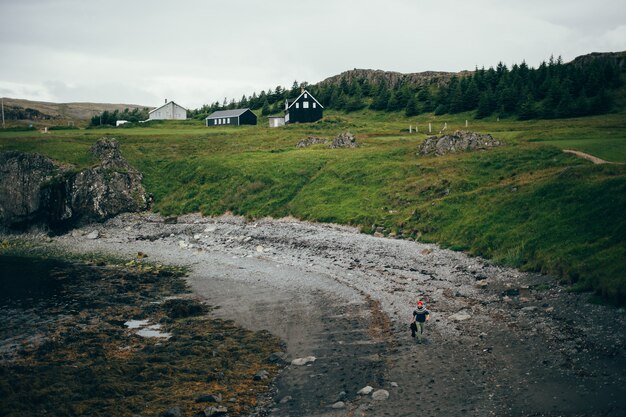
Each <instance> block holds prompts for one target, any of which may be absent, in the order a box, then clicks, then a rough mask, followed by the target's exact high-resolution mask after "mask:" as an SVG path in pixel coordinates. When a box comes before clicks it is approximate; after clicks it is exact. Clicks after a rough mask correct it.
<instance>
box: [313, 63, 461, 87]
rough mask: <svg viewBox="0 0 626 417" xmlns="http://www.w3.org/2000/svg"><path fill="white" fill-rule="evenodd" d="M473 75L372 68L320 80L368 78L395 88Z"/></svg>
mask: <svg viewBox="0 0 626 417" xmlns="http://www.w3.org/2000/svg"><path fill="white" fill-rule="evenodd" d="M468 75H471V72H469V71H461V72H458V73H455V72H442V71H426V72H417V73H410V74H403V73H400V72H393V71H382V70H371V69H356V68H355V69H353V70H349V71H345V72H342V73H341V74H339V75H335V76H332V77H329V78H326V79H325V80H324V81H322V82H320V83H319V84H320V85H325V84H331V85H339V84H340V83H341V81H342V80H345V81H346V82H348V84H350V83H351V82H352V81H353V80H356V81H361V80H367V82H368V83H369V84H371V85H378V84H380V83H381V82H383V81H384V82H385V84H386V85H387V86H388V87H390V88H395V86H396V85H398V84H406V85H409V86H412V87H421V86H426V85H433V84H434V85H437V86H441V85H443V84H447V83H448V81H450V79H451V78H452V77H453V76H457V77H465V76H468Z"/></svg>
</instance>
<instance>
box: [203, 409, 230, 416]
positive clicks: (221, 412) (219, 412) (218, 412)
mask: <svg viewBox="0 0 626 417" xmlns="http://www.w3.org/2000/svg"><path fill="white" fill-rule="evenodd" d="M227 414H228V408H226V407H207V408H205V409H204V410H202V411H201V412H200V413H198V414H196V415H197V416H198V417H221V416H226V415H227Z"/></svg>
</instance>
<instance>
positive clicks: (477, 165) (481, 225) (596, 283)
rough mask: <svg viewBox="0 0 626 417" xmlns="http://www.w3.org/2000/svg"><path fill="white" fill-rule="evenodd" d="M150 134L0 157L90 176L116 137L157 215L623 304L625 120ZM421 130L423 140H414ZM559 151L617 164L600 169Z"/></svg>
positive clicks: (376, 122)
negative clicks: (312, 231)
mask: <svg viewBox="0 0 626 417" xmlns="http://www.w3.org/2000/svg"><path fill="white" fill-rule="evenodd" d="M466 119H467V120H469V127H468V130H472V131H477V132H483V133H491V134H492V135H493V136H494V137H496V138H497V139H500V140H502V141H504V142H506V146H504V147H501V148H497V149H493V150H489V151H478V152H469V153H464V154H456V155H449V156H443V157H424V156H417V155H416V150H417V146H418V145H419V144H420V143H421V142H422V141H423V140H424V139H425V137H427V136H428V134H427V129H428V123H429V122H430V123H431V125H432V128H433V133H435V132H437V131H438V130H439V129H441V128H442V127H443V125H444V123H447V125H448V131H454V130H456V129H465V120H466ZM259 123H260V124H259V125H258V126H245V127H214V128H205V127H204V126H203V125H202V124H201V122H198V121H192V120H189V121H185V122H161V123H158V124H151V125H149V126H146V127H135V128H117V129H115V128H110V129H94V130H79V131H58V132H52V133H50V134H47V135H41V134H37V133H33V132H13V133H11V132H2V133H0V149H2V150H6V149H21V150H24V151H29V152H38V153H42V154H45V155H48V156H50V157H52V158H54V159H57V160H61V161H64V162H70V163H73V164H76V165H78V166H86V165H90V164H92V163H93V162H94V161H93V160H92V159H91V156H90V155H89V147H90V146H91V145H92V144H93V143H94V142H95V141H96V140H97V139H98V138H100V137H102V136H110V137H115V138H117V139H118V140H119V141H120V142H121V147H122V152H123V154H124V156H125V157H126V158H128V159H129V160H130V161H131V163H132V164H134V165H135V166H136V167H137V168H139V169H140V170H141V171H142V172H143V173H144V175H145V181H144V182H145V185H146V187H147V189H148V191H149V192H150V193H152V194H153V195H154V201H155V204H154V210H156V211H159V212H161V213H163V214H166V215H173V214H181V213H187V212H202V213H203V214H205V215H216V214H221V213H224V212H226V211H231V212H233V213H236V214H241V215H245V216H248V217H262V216H273V217H281V216H288V215H289V216H294V217H297V218H300V219H307V220H312V221H320V222H337V223H343V224H351V225H357V226H359V227H361V229H362V230H363V231H364V232H365V233H377V232H378V233H382V234H385V235H389V236H399V237H402V238H405V239H419V240H422V241H427V242H437V243H440V244H441V245H443V246H447V247H450V248H453V249H457V250H464V251H467V252H469V253H471V254H475V255H481V256H485V257H488V258H491V259H493V260H495V261H496V262H502V263H505V264H507V265H513V266H516V267H519V268H522V269H529V270H537V271H542V272H545V273H548V274H551V275H553V276H557V277H560V278H561V279H563V280H565V281H568V282H571V283H574V284H575V287H574V288H577V289H584V290H587V289H592V290H594V291H596V292H597V293H598V294H601V295H602V296H604V297H605V298H606V299H608V300H611V301H613V302H617V303H624V302H625V301H626V165H624V163H626V112H625V111H621V112H618V113H612V114H608V115H602V116H594V117H584V118H575V119H560V120H535V121H517V120H515V119H500V120H499V121H498V120H497V119H495V118H486V119H482V120H478V121H477V120H473V119H472V118H471V114H469V113H467V114H466V113H460V114H456V115H453V116H450V115H443V116H434V115H433V114H426V115H421V116H419V117H414V118H406V117H405V116H404V114H403V113H379V112H371V111H367V110H364V111H360V112H354V113H350V114H347V115H346V114H344V113H337V112H332V111H331V112H327V113H326V117H325V118H324V119H323V120H322V121H320V122H318V123H315V124H302V125H293V126H286V127H283V128H278V129H270V128H268V127H267V123H266V119H263V118H260V120H259ZM409 125H412V126H413V128H414V127H415V126H416V125H417V126H418V128H419V133H411V134H410V133H409V132H408V128H409ZM345 131H350V132H352V133H354V134H355V135H356V137H357V140H358V141H359V142H360V143H361V146H360V147H359V148H356V149H328V148H326V147H324V145H315V146H312V147H310V148H306V149H297V148H296V147H295V144H296V143H297V142H298V140H300V139H302V138H304V137H307V136H310V135H313V136H319V137H324V138H332V137H334V136H335V135H337V134H338V133H340V132H345ZM562 149H576V150H579V151H583V152H588V153H591V154H593V155H595V156H598V157H600V158H603V159H606V160H608V161H611V162H615V164H605V165H594V164H592V163H591V162H589V161H587V160H584V159H581V158H578V157H576V156H574V155H571V154H567V153H564V152H562Z"/></svg>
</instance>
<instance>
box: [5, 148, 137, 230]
mask: <svg viewBox="0 0 626 417" xmlns="http://www.w3.org/2000/svg"><path fill="white" fill-rule="evenodd" d="M91 150H92V152H93V154H94V155H95V156H96V157H97V158H98V159H99V160H100V163H99V164H98V165H96V166H94V167H92V168H88V169H84V170H82V171H78V172H76V170H73V169H72V167H70V166H64V165H61V164H58V163H56V162H54V161H52V160H51V159H49V158H46V157H44V156H41V155H36V154H26V153H22V152H16V151H9V152H3V153H0V226H2V227H4V228H7V229H28V228H30V227H33V226H42V227H48V228H50V229H53V230H54V229H60V228H67V227H71V226H73V225H77V224H82V223H87V222H92V221H102V220H105V219H107V218H110V217H113V216H115V215H117V214H119V213H123V212H134V211H142V210H145V209H146V208H147V196H146V193H145V191H144V188H143V186H142V185H141V181H142V178H143V176H142V175H141V173H140V172H139V171H137V170H136V169H134V168H133V167H132V166H130V164H128V162H127V161H126V160H125V159H124V158H122V156H121V154H120V151H119V145H118V143H117V141H116V140H115V139H108V138H103V139H101V140H99V141H98V142H97V143H96V144H95V145H94V146H93V147H92V149H91Z"/></svg>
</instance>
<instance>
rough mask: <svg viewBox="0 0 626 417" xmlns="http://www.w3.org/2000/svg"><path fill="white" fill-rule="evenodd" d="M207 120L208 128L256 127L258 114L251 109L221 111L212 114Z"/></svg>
mask: <svg viewBox="0 0 626 417" xmlns="http://www.w3.org/2000/svg"><path fill="white" fill-rule="evenodd" d="M205 120H206V125H207V127H209V126H222V125H225V126H228V125H231V126H240V125H255V124H256V114H254V113H252V110H250V109H234V110H220V111H216V112H214V113H212V114H211V115H209V117H207V118H206V119H205Z"/></svg>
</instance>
